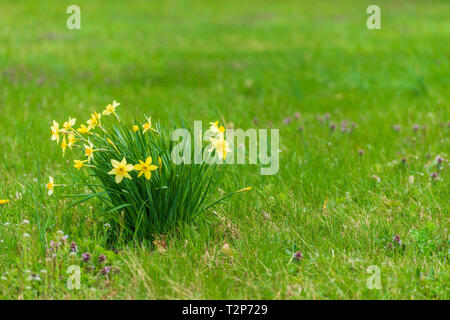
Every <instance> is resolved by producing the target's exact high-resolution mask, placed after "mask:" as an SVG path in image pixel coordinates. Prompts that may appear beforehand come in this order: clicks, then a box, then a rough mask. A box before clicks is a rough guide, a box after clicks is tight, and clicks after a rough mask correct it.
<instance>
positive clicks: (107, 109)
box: [103, 100, 120, 115]
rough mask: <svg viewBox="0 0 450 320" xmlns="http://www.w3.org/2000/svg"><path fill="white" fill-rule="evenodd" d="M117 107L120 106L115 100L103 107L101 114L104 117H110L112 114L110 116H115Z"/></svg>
mask: <svg viewBox="0 0 450 320" xmlns="http://www.w3.org/2000/svg"><path fill="white" fill-rule="evenodd" d="M118 106H120V103H117V102H116V100H114V101H113V103H112V104H108V105H107V106H106V107H105V110H103V114H104V115H110V114H111V113H112V114H114V115H115V114H116V108H117V107H118Z"/></svg>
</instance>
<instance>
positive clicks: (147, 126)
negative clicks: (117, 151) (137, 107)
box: [142, 117, 159, 133]
mask: <svg viewBox="0 0 450 320" xmlns="http://www.w3.org/2000/svg"><path fill="white" fill-rule="evenodd" d="M142 128H144V130H143V131H142V133H146V132H147V131H148V130H152V131H154V132H156V133H159V132H158V131H156V130H155V129H153V128H152V117H150V118H148V119H147V122H146V123H144V125H143V126H142Z"/></svg>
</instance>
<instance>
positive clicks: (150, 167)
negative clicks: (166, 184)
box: [148, 164, 158, 171]
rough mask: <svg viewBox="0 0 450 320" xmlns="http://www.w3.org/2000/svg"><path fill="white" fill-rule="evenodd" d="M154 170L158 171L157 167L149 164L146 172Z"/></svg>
mask: <svg viewBox="0 0 450 320" xmlns="http://www.w3.org/2000/svg"><path fill="white" fill-rule="evenodd" d="M156 169H158V167H157V166H155V165H154V164H151V165H149V166H148V170H150V171H155V170H156Z"/></svg>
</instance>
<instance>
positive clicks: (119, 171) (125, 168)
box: [108, 158, 134, 183]
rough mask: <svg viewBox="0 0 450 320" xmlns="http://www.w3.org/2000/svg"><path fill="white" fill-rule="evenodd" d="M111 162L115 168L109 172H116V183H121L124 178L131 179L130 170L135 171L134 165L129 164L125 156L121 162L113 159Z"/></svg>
mask: <svg viewBox="0 0 450 320" xmlns="http://www.w3.org/2000/svg"><path fill="white" fill-rule="evenodd" d="M111 164H112V166H113V169H112V170H111V171H110V172H108V174H114V175H115V176H116V178H115V180H116V183H121V182H122V180H123V178H127V179H131V176H130V174H129V173H128V172H130V171H133V169H134V166H133V165H132V164H127V160H126V159H125V158H123V159H122V161H121V162H119V161H117V160H114V159H111Z"/></svg>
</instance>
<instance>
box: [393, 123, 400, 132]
mask: <svg viewBox="0 0 450 320" xmlns="http://www.w3.org/2000/svg"><path fill="white" fill-rule="evenodd" d="M392 128H393V129H394V130H395V131H401V130H402V127H400V125H398V124H396V125H394V126H393V127H392Z"/></svg>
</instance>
